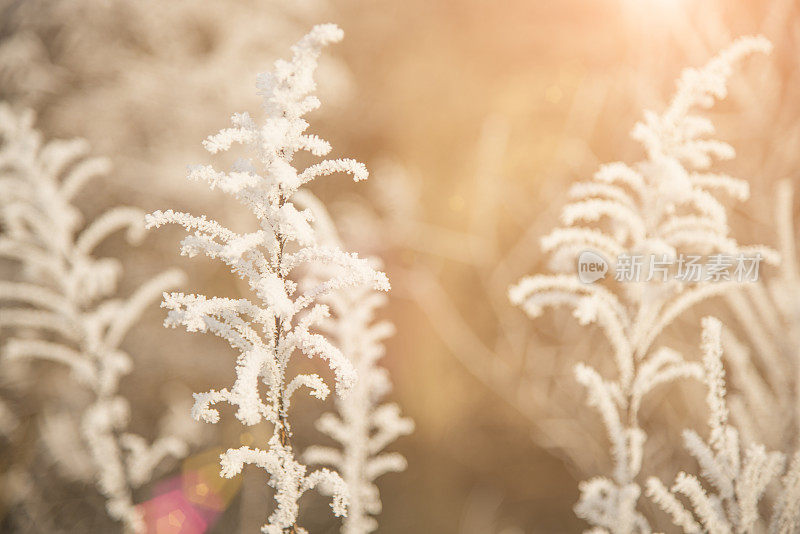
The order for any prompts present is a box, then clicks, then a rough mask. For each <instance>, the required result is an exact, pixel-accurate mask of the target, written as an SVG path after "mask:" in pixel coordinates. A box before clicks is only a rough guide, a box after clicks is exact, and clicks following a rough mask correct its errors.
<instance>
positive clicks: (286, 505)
mask: <svg viewBox="0 0 800 534" xmlns="http://www.w3.org/2000/svg"><path fill="white" fill-rule="evenodd" d="M342 36H343V33H342V30H340V29H339V28H338V27H337V26H335V25H333V24H323V25H319V26H315V27H314V28H313V29H312V30H311V32H309V34H308V35H306V36H305V37H303V38H302V39H301V40H300V41H299V42H298V43H297V44H296V45H294V46H293V47H292V54H293V56H292V59H291V60H290V61H284V60H278V61H276V62H275V65H274V68H273V70H272V71H271V72H268V73H265V74H262V75H260V76H259V77H258V82H257V86H258V90H259V94H260V95H261V96H262V97H263V104H264V111H265V119H264V121H263V123H261V124H257V123H256V121H255V120H254V119H253V118H251V117H250V115H249V114H247V113H237V114H234V115H233V117H232V119H231V120H232V123H233V124H232V127H230V128H227V129H224V130H221V131H220V132H219V133H217V134H215V135H212V136H209V137H208V139H206V141H205V142H204V143H203V144H204V146H205V148H206V149H207V150H208V151H209V152H211V153H212V154H215V153H217V152H220V151H227V150H230V149H231V148H232V147H233V146H234V145H242V146H243V147H244V148H245V149H246V151H247V155H246V157H244V158H241V159H239V160H238V161H237V162H236V163H235V164H234V166H233V168H232V169H231V170H230V171H229V172H222V171H218V170H216V169H214V168H213V167H211V166H193V167H190V168H189V178H190V179H192V180H203V181H207V182H208V183H209V185H210V186H211V187H212V188H219V189H221V190H222V191H223V192H225V193H227V194H230V195H232V196H233V197H234V198H236V200H238V201H239V202H241V203H242V204H243V205H244V206H245V207H246V208H247V209H249V210H250V212H251V213H252V214H253V216H254V217H255V219H256V220H257V221H258V227H257V229H255V230H254V231H252V232H250V233H246V234H239V233H236V232H234V231H232V230H229V229H228V228H225V227H224V226H223V225H222V224H220V223H218V222H216V221H212V220H209V219H207V218H206V217H205V216H200V217H196V216H193V215H190V214H187V213H178V212H174V211H172V210H167V211H157V212H154V213H152V214H150V215H148V216H147V225H148V227H158V226H161V225H162V224H167V223H173V224H179V225H181V226H183V227H184V228H186V230H187V232H189V235H188V236H187V237H186V238H184V239H183V241H182V242H181V254H184V255H188V256H194V255H196V254H205V255H206V256H208V257H210V258H216V259H219V260H220V261H222V262H224V263H225V264H226V265H228V267H229V268H230V270H231V272H233V273H235V274H236V275H238V276H239V277H241V278H242V279H243V280H245V281H246V282H247V284H248V286H249V288H250V291H251V293H252V295H251V297H250V298H247V299H244V298H243V299H238V300H234V299H227V298H219V297H206V296H203V295H185V294H183V293H171V294H166V295H165V296H164V301H163V303H162V306H163V307H164V308H166V309H167V310H168V315H167V318H166V321H165V325H166V326H170V327H177V326H183V327H185V328H186V329H187V330H188V331H190V332H210V333H212V334H214V335H217V336H219V337H221V338H223V339H225V340H226V341H227V342H228V343H229V344H230V345H231V347H232V348H233V349H234V350H235V351H236V352H238V353H239V357H238V360H237V364H236V380H235V382H234V384H233V385H232V386H231V387H230V388H223V389H220V390H211V391H208V392H205V393H197V394H195V405H194V408H193V410H192V414H193V416H194V417H195V418H196V419H202V420H204V421H206V422H210V423H216V422H217V421H219V419H220V413H219V410H218V405H219V404H220V403H228V404H231V405H233V406H235V407H236V409H237V411H236V414H235V416H236V417H237V418H238V419H239V421H240V422H241V423H242V424H244V425H253V424H256V423H258V422H260V421H262V420H267V421H269V422H270V423H272V425H273V436H272V438H271V439H270V441H269V443H268V444H267V448H266V449H250V448H248V447H241V448H239V449H229V450H228V451H227V452H226V453H224V454H223V455H222V462H221V465H222V474H223V476H234V475H236V474H238V473H239V472H240V471H241V469H242V468H243V466H244V464H247V463H251V464H255V465H258V466H259V467H261V468H262V469H264V470H265V471H267V473H268V474H269V485H270V486H271V487H272V488H274V490H275V501H276V504H277V506H276V509H275V511H274V512H273V513H272V515H270V516H269V518H268V520H267V524H266V525H264V527H263V529H262V530H263V532H266V533H269V534H279V533H283V532H300V531H302V529H300V527H298V526H297V520H298V513H299V500H300V498H301V497H302V495H303V494H304V493H305V492H306V491H308V490H311V489H314V488H316V487H317V486H319V487H320V489H321V490H322V491H324V492H326V493H329V494H331V495H333V502H332V504H331V506H332V508H333V512H334V514H335V515H337V516H341V515H345V512H346V504H347V502H348V496H347V493H348V492H347V487H346V485H345V484H344V482H342V479H341V477H340V476H339V474H337V473H335V472H332V471H329V470H327V469H320V470H317V471H313V472H310V473H309V472H307V468H306V466H305V465H302V464H301V463H299V462H298V461H297V460H296V458H295V453H294V448H293V445H292V443H291V436H292V431H291V426H290V423H289V408H290V403H291V397H292V395H293V394H295V393H297V392H298V391H309V392H310V394H311V396H314V397H317V398H325V397H326V396H327V394H328V391H329V388H328V386H327V385H326V384H325V383H324V382H323V381H322V379H321V378H320V377H319V376H317V375H305V374H303V375H296V376H292V375H291V373H292V371H291V368H290V361H291V359H292V356H293V355H295V354H296V353H298V352H299V353H302V354H305V355H306V356H308V357H309V358H312V357H319V358H320V359H322V360H324V361H325V362H326V363H327V364H328V366H329V367H330V369H331V371H332V373H333V375H334V382H335V387H336V390H337V392H338V393H339V394H340V395H344V394H346V393H347V392H348V391H349V390H352V389H353V387H354V385H355V384H356V379H357V372H356V369H355V367H354V365H353V363H352V362H351V361H350V360H349V359H348V358H347V356H346V355H344V354H343V353H342V351H341V350H340V348H338V347H336V346H335V345H334V344H333V343H331V342H330V341H329V340H328V338H327V337H326V336H324V335H323V334H321V333H319V332H318V331H319V330H320V328H319V327H320V325H321V324H323V323H324V322H325V321H326V320H328V318H329V307H328V305H327V304H326V298H328V297H329V296H330V295H331V294H333V293H339V292H345V293H346V292H347V291H350V290H352V289H353V288H358V287H360V286H366V287H369V288H371V289H375V290H380V291H387V290H388V289H389V282H388V280H387V278H386V275H384V274H383V273H381V272H379V271H376V270H375V269H373V268H372V267H371V266H370V264H369V262H368V261H366V260H363V259H360V258H358V256H356V255H355V254H350V253H346V252H343V251H342V250H340V249H339V248H337V247H330V246H324V243H321V242H320V240H319V239H318V237H319V236H318V235H317V231H316V230H315V228H314V225H313V222H314V214H313V213H312V212H311V210H308V209H303V208H302V206H299V205H298V204H296V202H295V196H296V195H297V194H299V193H300V192H302V187H303V186H304V185H305V184H307V183H308V182H310V181H312V180H313V179H315V178H317V177H320V176H325V175H329V174H331V173H334V172H344V173H349V174H351V175H352V176H353V179H354V180H356V181H359V180H363V179H365V178H366V177H367V170H366V168H365V167H364V165H363V164H361V163H358V162H356V161H354V160H351V159H336V160H323V161H322V162H320V163H316V164H314V165H311V166H310V167H308V168H306V169H300V170H298V169H297V168H295V167H294V166H293V164H292V162H293V159H294V155H295V154H296V153H297V152H298V151H301V150H302V151H307V152H310V153H311V154H313V155H315V156H323V155H325V154H327V153H328V152H329V151H330V150H331V147H330V144H329V143H328V142H327V141H324V140H322V139H320V138H319V137H317V136H315V135H312V134H308V133H306V130H307V129H308V126H309V124H308V122H306V120H305V119H304V118H303V117H304V115H305V114H306V113H308V112H309V111H311V110H313V109H316V108H317V107H318V106H319V100H317V98H316V97H315V96H314V95H313V94H312V93H313V91H314V90H315V88H316V85H315V82H314V78H313V75H314V71H315V69H316V66H317V58H318V57H319V55H320V52H321V50H322V48H323V47H324V46H326V45H327V44H329V43H333V42H337V41H339V40H341V38H342ZM323 264H324V265H329V266H334V267H335V269H334V270H332V271H330V276H329V277H326V278H323V279H314V282H313V283H309V282H310V281H311V280H312V278H310V277H309V270H310V269H313V268H314V267H315V266H318V265H323ZM262 386H263V391H262Z"/></svg>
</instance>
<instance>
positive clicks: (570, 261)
mask: <svg viewBox="0 0 800 534" xmlns="http://www.w3.org/2000/svg"><path fill="white" fill-rule="evenodd" d="M770 48H771V46H770V43H769V42H768V41H767V40H766V39H764V38H763V37H743V38H740V39H738V40H737V41H735V42H734V43H733V44H731V45H730V46H729V47H728V48H727V49H726V50H724V51H723V52H721V53H720V54H719V55H718V56H717V57H715V58H713V59H712V60H711V61H709V62H708V63H707V64H706V65H705V66H704V67H702V68H700V69H686V70H685V71H684V72H683V73H682V75H681V77H680V79H679V81H678V87H677V91H676V93H675V95H674V96H673V98H672V100H671V101H670V103H669V105H668V106H667V109H666V110H665V111H664V112H663V113H661V114H657V113H654V112H647V113H645V118H644V120H643V121H642V122H639V123H638V124H636V126H635V127H634V129H633V131H632V136H633V138H634V139H636V140H638V141H639V142H641V144H642V145H643V147H644V150H645V155H646V159H645V160H643V161H641V162H639V163H638V164H637V165H635V166H629V165H627V164H625V163H621V162H617V163H611V164H608V165H604V166H602V167H601V168H600V169H599V170H598V171H597V172H596V173H595V175H594V177H593V179H592V181H589V182H584V183H578V184H576V185H575V186H574V187H573V188H572V190H571V195H572V196H573V197H574V198H575V199H576V200H575V201H574V202H572V203H570V204H568V205H567V206H565V208H564V209H563V211H562V216H561V220H562V223H563V224H564V227H563V228H559V229H556V230H555V231H554V232H552V233H551V234H550V235H548V236H546V237H545V238H544V239H543V240H542V245H543V248H544V249H545V250H547V251H550V252H551V253H552V264H553V267H554V268H555V269H556V270H561V271H573V273H571V274H560V275H539V276H532V277H528V278H524V279H523V280H521V281H520V282H519V283H518V284H516V285H515V286H514V287H512V288H511V289H510V291H509V296H510V298H511V301H512V302H513V303H515V304H517V305H519V306H521V307H522V308H523V309H524V310H525V311H526V312H527V313H528V315H530V316H531V317H536V316H538V315H540V314H541V313H542V311H543V309H544V307H546V306H555V305H561V304H566V305H568V306H571V307H572V308H573V310H574V312H573V315H574V316H575V317H576V318H577V319H578V321H579V322H580V323H581V324H589V323H595V324H597V325H598V326H600V327H601V328H602V330H603V333H604V334H605V336H606V338H607V339H608V341H609V343H610V345H611V347H612V350H613V352H614V362H615V364H616V368H617V369H616V370H617V374H616V377H614V378H613V379H607V378H604V377H603V376H601V374H600V373H599V372H598V371H597V370H595V369H594V368H592V367H590V366H588V365H585V364H580V365H578V366H577V368H576V370H575V371H576V377H577V379H578V381H579V382H580V383H581V384H583V385H584V386H585V387H586V388H587V391H588V395H589V397H588V400H589V404H590V405H591V406H593V407H594V408H596V409H597V410H598V411H599V412H600V414H601V416H602V421H603V423H604V426H605V427H606V430H607V432H608V436H609V440H610V442H611V448H612V453H613V457H614V458H613V459H614V466H615V467H614V474H613V479H609V478H605V477H598V478H594V479H592V480H590V481H587V482H584V483H582V485H581V499H580V501H579V503H578V504H577V505H576V507H575V511H576V513H577V514H578V515H579V516H580V517H582V518H584V519H586V520H587V521H589V522H590V523H592V524H593V525H594V526H596V527H598V528H604V529H607V530H608V531H609V532H613V533H619V534H626V533H630V532H649V531H650V527H649V525H648V523H647V520H646V519H645V518H644V517H643V516H642V515H641V514H640V513H639V512H637V511H636V503H637V500H638V498H639V495H640V493H641V489H640V487H639V485H638V482H637V481H636V479H637V476H638V474H639V472H640V470H641V467H642V460H643V458H642V456H643V445H644V442H645V437H646V436H645V434H644V432H643V431H642V429H641V428H640V424H639V420H638V413H639V408H640V406H641V403H642V400H643V398H644V396H645V395H646V394H647V393H649V392H650V391H652V390H653V389H654V388H655V387H656V386H658V385H660V384H664V383H666V382H670V381H673V380H675V379H678V378H682V377H695V378H699V377H700V376H702V369H701V368H700V366H699V365H697V364H696V363H691V362H687V361H685V360H684V359H683V357H682V356H681V355H680V354H678V353H676V352H675V351H672V350H670V349H666V348H659V349H654V346H653V345H654V343H655V341H656V339H657V338H658V337H659V335H660V334H661V333H662V332H663V331H664V329H665V328H666V327H667V326H669V325H670V324H671V323H672V322H673V321H674V320H675V319H676V318H677V317H678V316H679V315H680V314H681V313H683V312H684V311H686V310H687V309H689V308H690V307H692V306H693V305H695V304H696V303H698V302H699V301H701V300H704V299H706V298H708V297H710V296H713V295H718V294H721V293H723V292H725V291H727V290H729V289H731V288H732V287H734V286H735V282H733V281H702V282H698V283H691V284H684V283H682V282H680V281H678V280H675V279H673V280H669V281H665V282H638V281H632V282H627V283H622V284H619V286H618V290H617V291H614V290H613V288H612V287H611V286H610V285H608V284H603V283H600V282H596V283H594V284H584V283H581V282H580V281H579V280H578V278H577V276H576V275H575V274H574V268H575V259H576V257H577V255H578V254H579V253H580V252H582V251H584V250H592V251H596V252H599V253H601V254H602V255H604V256H605V257H606V259H608V260H610V262H611V264H612V269H613V264H614V260H615V259H616V258H617V257H618V256H620V255H622V254H628V255H644V256H649V255H659V256H661V255H667V256H669V257H672V258H677V257H678V255H679V254H713V253H720V254H729V255H735V254H747V255H751V254H755V253H759V254H761V255H762V257H764V258H765V259H767V261H770V262H773V263H775V262H777V254H776V253H775V252H774V251H772V250H770V249H767V248H765V247H747V246H742V245H740V244H739V243H738V242H737V241H736V240H735V239H734V238H733V237H731V236H730V235H729V228H728V224H727V214H726V210H725V207H724V205H723V203H722V202H721V201H720V200H719V199H718V198H717V195H718V194H720V193H725V194H727V195H728V196H732V197H734V198H736V199H739V200H744V199H746V198H747V196H748V185H747V183H746V182H744V181H741V180H738V179H735V178H733V177H731V176H728V175H725V174H718V173H713V172H711V171H709V167H710V166H711V164H712V163H713V162H714V160H719V159H730V158H732V157H733V155H734V151H733V148H732V147H731V146H730V145H728V144H727V143H724V142H722V141H717V140H714V139H709V138H708V136H709V135H710V134H712V133H713V132H714V127H713V124H712V123H711V122H710V121H709V120H708V119H707V118H705V117H702V116H700V115H697V114H695V112H694V110H695V108H707V107H710V106H711V105H712V104H713V103H714V100H715V99H718V98H723V97H724V96H725V95H726V92H727V90H726V84H727V80H728V78H729V76H730V75H731V73H732V69H733V66H734V64H735V63H737V62H738V61H740V60H742V59H743V58H744V57H746V56H747V55H749V54H752V53H754V52H768V51H769V50H770Z"/></svg>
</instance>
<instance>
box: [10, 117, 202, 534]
mask: <svg viewBox="0 0 800 534" xmlns="http://www.w3.org/2000/svg"><path fill="white" fill-rule="evenodd" d="M87 154H88V146H87V145H86V143H85V142H83V141H51V142H48V143H45V142H44V141H43V139H42V136H41V134H39V132H37V131H36V130H35V129H34V128H33V114H32V113H30V112H22V113H16V112H14V111H13V110H12V109H11V108H10V107H9V106H8V105H6V104H0V220H1V221H2V229H3V231H2V234H0V257H5V258H9V259H11V260H14V261H17V262H19V263H20V264H21V266H22V271H23V276H24V278H25V281H24V282H16V281H15V282H10V281H2V282H0V303H2V304H3V307H2V308H0V328H3V327H10V328H14V329H15V330H16V329H19V328H25V329H28V330H31V329H32V330H33V331H34V332H35V335H34V336H25V337H22V336H21V337H20V338H11V339H9V340H8V341H7V342H6V343H5V345H4V347H3V356H4V357H5V358H39V359H44V360H50V361H53V362H56V363H59V364H62V365H65V366H66V367H68V368H69V369H70V370H71V372H72V375H73V376H74V377H75V379H76V380H77V381H78V382H79V383H80V384H81V386H83V387H85V388H87V389H88V390H89V391H90V392H91V393H92V395H93V401H92V403H91V405H90V406H88V407H87V408H86V409H85V411H84V412H83V413H78V414H67V413H55V414H53V415H51V416H50V417H49V418H48V419H47V420H46V421H45V424H43V441H44V443H45V445H47V446H49V448H51V449H52V448H54V447H57V448H59V449H64V450H58V451H51V455H52V457H53V458H54V459H55V460H56V461H57V464H58V463H59V460H61V462H60V463H61V464H63V463H64V462H68V463H69V465H62V467H61V468H62V471H64V473H65V474H66V475H68V476H70V475H72V476H80V477H81V478H83V477H86V478H89V479H95V481H96V483H97V486H98V489H99V490H100V492H101V493H102V494H103V495H104V496H105V498H106V501H107V509H108V513H109V515H110V516H111V517H112V518H114V519H116V520H119V521H122V522H123V523H124V525H125V528H126V530H127V531H129V532H141V530H142V529H143V527H144V525H143V524H142V521H141V517H140V516H139V511H138V510H137V509H136V507H135V506H134V504H133V500H132V490H133V489H134V488H136V487H138V486H140V485H142V484H144V483H145V482H147V481H148V480H149V479H150V478H151V476H152V474H153V472H154V471H155V469H156V468H157V467H158V465H159V464H161V462H162V460H163V459H164V458H166V457H169V456H174V457H182V456H184V455H185V454H186V453H187V446H186V444H185V443H184V442H183V441H182V440H180V439H178V438H176V437H174V436H171V435H164V436H162V437H160V438H158V439H157V440H156V441H155V442H154V443H152V444H150V443H148V442H147V441H146V440H145V439H144V438H143V437H142V436H138V435H135V434H131V433H129V432H127V424H128V416H129V407H128V402H127V400H126V399H125V398H123V397H122V396H120V395H119V393H118V385H119V381H120V380H121V379H122V377H124V376H125V375H126V374H128V373H129V372H130V371H131V368H132V366H133V361H132V359H131V358H130V357H129V356H128V355H127V354H126V353H125V352H123V351H122V350H121V349H120V348H119V346H120V343H121V342H122V340H123V338H124V337H125V335H126V333H127V332H128V330H129V329H130V328H131V327H132V326H133V325H134V324H135V323H136V321H137V320H138V318H139V317H140V315H141V313H142V312H143V311H144V309H145V308H146V307H147V306H149V305H151V304H152V303H153V302H154V301H156V300H157V299H158V297H159V296H160V295H161V293H162V292H163V290H164V289H166V288H169V287H174V286H176V285H178V284H180V283H181V280H182V277H183V275H182V274H181V273H180V272H177V271H167V272H165V273H162V274H160V275H158V276H156V277H154V278H153V279H152V280H150V281H149V282H147V283H145V284H143V285H142V286H140V287H139V288H138V289H137V290H136V291H134V293H133V294H132V295H131V296H130V297H128V298H127V299H122V298H118V297H115V296H114V295H115V293H116V286H117V280H118V278H119V276H120V274H121V271H122V266H121V264H120V262H119V261H118V260H117V259H116V258H95V257H94V256H92V252H93V251H94V249H95V248H96V247H97V245H99V244H100V243H101V242H103V241H104V240H105V239H106V238H107V237H109V236H110V235H111V234H112V233H114V232H116V231H118V230H127V235H128V239H129V240H131V241H137V240H139V239H141V237H142V236H143V233H144V226H143V224H142V218H143V213H142V212H141V211H139V210H137V209H134V208H126V207H118V208H113V209H111V210H109V211H107V212H106V213H105V214H103V215H101V216H99V217H98V218H96V219H95V220H94V221H91V222H89V223H88V224H85V225H83V224H82V217H81V213H80V212H79V210H78V209H77V208H76V207H75V206H73V205H72V199H73V198H74V197H75V196H76V195H77V194H78V193H79V192H80V190H81V188H82V187H83V186H84V185H85V184H86V183H87V182H88V181H89V180H90V179H92V178H95V177H97V176H100V175H102V174H103V173H105V172H106V171H107V169H108V162H107V161H105V160H102V159H97V158H94V159H92V158H87V157H86V156H87ZM78 419H79V420H80V422H79V423H78V422H77V421H76V420H78ZM47 421H49V422H50V424H49V425H48V424H47ZM54 421H57V422H58V423H57V424H58V425H59V426H58V427H57V428H50V427H51V426H52V423H53V422H54ZM53 431H57V432H58V435H53ZM66 433H68V434H69V435H70V436H72V435H73V434H74V437H75V438H76V439H65V434H66ZM76 456H77V457H76ZM78 466H80V468H78Z"/></svg>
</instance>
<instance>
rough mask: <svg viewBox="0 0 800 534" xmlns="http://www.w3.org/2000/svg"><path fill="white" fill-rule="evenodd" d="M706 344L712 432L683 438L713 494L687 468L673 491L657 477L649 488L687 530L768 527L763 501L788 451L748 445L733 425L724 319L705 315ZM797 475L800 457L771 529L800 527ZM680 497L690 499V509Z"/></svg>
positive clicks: (690, 433) (791, 470)
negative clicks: (730, 421) (727, 386)
mask: <svg viewBox="0 0 800 534" xmlns="http://www.w3.org/2000/svg"><path fill="white" fill-rule="evenodd" d="M702 349H703V368H704V378H705V382H706V385H707V387H708V395H707V397H706V402H707V404H708V408H709V418H708V426H709V428H710V435H709V439H708V441H704V440H703V438H701V437H700V436H699V435H698V434H697V433H696V432H694V431H693V430H685V431H684V434H683V438H684V442H685V444H686V448H687V449H688V451H689V452H690V453H691V454H692V456H694V457H695V459H696V460H697V462H698V464H699V465H700V469H701V471H702V475H703V477H704V478H705V479H706V480H708V482H710V483H711V485H712V487H713V488H714V490H715V493H708V492H707V491H706V490H705V488H704V487H703V485H702V483H701V482H700V479H699V478H698V477H697V476H695V475H693V474H688V473H685V472H681V473H679V474H678V475H677V477H676V478H675V483H674V484H673V486H672V488H671V489H669V490H668V489H667V488H666V487H665V486H664V485H663V484H662V483H661V481H659V480H658V479H657V478H655V477H650V478H649V479H648V480H647V493H648V496H649V497H650V498H651V499H652V500H653V501H654V502H655V503H656V504H658V505H659V506H660V507H661V508H662V509H663V510H664V511H665V512H667V513H668V514H669V515H670V516H671V518H672V520H673V522H674V523H675V525H677V526H679V527H681V528H682V529H683V531H684V532H690V533H691V532H697V533H699V532H712V533H719V534H727V533H732V532H763V531H765V530H766V527H767V522H766V521H765V520H764V519H763V518H762V516H761V513H760V510H759V503H760V501H761V499H762V498H763V497H764V495H765V492H766V491H767V487H768V485H769V484H771V483H773V482H776V481H778V478H779V477H780V475H781V473H782V472H783V469H784V464H785V456H784V454H783V453H781V452H767V450H766V448H765V447H764V446H763V445H760V444H755V443H753V444H750V445H746V444H743V443H742V440H740V437H739V432H738V430H736V428H734V427H732V426H731V425H730V424H728V406H727V403H726V400H725V370H724V368H723V364H722V323H720V322H719V321H718V320H717V319H715V318H713V317H706V318H705V319H704V320H703V344H702ZM798 475H800V463H798V461H797V458H795V460H794V461H793V463H792V465H791V466H790V467H789V470H788V472H787V474H786V476H785V477H784V478H783V480H782V481H781V482H782V483H783V488H782V491H781V492H780V493H779V498H778V501H777V503H778V504H777V506H776V507H775V508H774V509H773V513H772V519H771V520H770V522H769V531H770V532H781V533H789V532H796V531H797V528H798V526H800V524H798V510H800V496H799V495H798V488H800V486H799V485H798ZM679 497H682V498H684V499H686V500H688V502H689V503H690V504H691V510H692V511H691V512H690V511H689V510H687V509H686V508H685V507H684V505H683V502H682V501H681V500H680V499H679Z"/></svg>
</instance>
